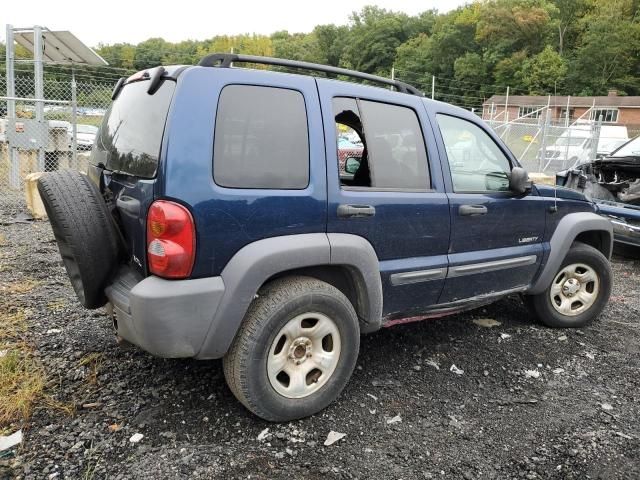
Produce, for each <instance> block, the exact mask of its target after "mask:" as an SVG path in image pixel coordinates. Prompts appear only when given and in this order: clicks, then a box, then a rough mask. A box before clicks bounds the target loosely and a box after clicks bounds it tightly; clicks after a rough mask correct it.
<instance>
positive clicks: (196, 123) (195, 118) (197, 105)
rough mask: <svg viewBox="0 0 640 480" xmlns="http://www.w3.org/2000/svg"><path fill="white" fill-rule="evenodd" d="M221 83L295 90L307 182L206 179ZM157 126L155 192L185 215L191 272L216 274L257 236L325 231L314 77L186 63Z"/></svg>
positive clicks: (319, 122) (209, 171) (322, 152)
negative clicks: (300, 104) (301, 185)
mask: <svg viewBox="0 0 640 480" xmlns="http://www.w3.org/2000/svg"><path fill="white" fill-rule="evenodd" d="M229 84H247V85H265V86H277V87H282V88H291V89H294V90H298V91H300V92H301V93H302V94H303V96H304V99H305V105H306V110H307V122H308V132H309V157H310V158H309V161H310V168H309V171H310V179H309V185H308V186H307V188H305V189H303V190H263V189H238V188H224V187H220V186H218V185H216V184H215V182H214V180H213V161H215V160H214V159H213V144H214V143H213V142H214V130H215V120H216V110H217V105H218V98H219V95H220V92H221V91H222V89H223V88H224V87H225V86H226V85H229ZM166 132H167V133H165V140H166V146H167V150H166V156H165V161H164V162H163V164H162V166H161V169H160V172H159V177H160V179H161V181H160V182H159V183H158V191H157V196H158V197H159V198H169V199H174V200H176V201H178V202H180V203H182V204H184V205H185V206H186V207H187V208H189V209H190V210H191V212H192V214H193V217H194V220H195V223H196V242H197V253H196V261H195V265H194V269H193V273H192V276H193V277H195V278H197V277H205V276H213V275H218V274H219V273H220V272H221V270H222V269H223V268H224V266H225V265H226V263H227V262H228V261H229V259H230V258H231V257H232V256H233V255H234V254H235V253H236V252H237V251H238V250H239V249H240V248H242V247H243V246H245V245H247V244H248V243H251V242H253V241H256V240H260V239H263V238H268V237H274V236H280V235H292V234H301V233H313V232H325V231H326V216H327V213H326V208H327V198H326V167H325V161H324V157H325V150H324V138H323V127H322V120H321V115H320V107H319V102H318V92H317V88H316V85H315V80H314V79H313V78H311V77H301V76H294V75H287V74H276V73H273V72H263V71H256V70H246V69H232V68H206V67H193V68H190V69H188V70H186V71H185V72H183V74H182V75H181V76H180V77H179V80H178V86H177V89H176V92H175V96H174V102H173V106H172V109H171V111H170V113H169V119H168V124H167V129H166Z"/></svg>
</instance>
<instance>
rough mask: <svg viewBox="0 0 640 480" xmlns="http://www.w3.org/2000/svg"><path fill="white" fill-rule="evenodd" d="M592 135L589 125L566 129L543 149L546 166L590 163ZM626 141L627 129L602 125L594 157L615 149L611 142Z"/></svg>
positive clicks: (592, 155) (592, 146)
mask: <svg viewBox="0 0 640 480" xmlns="http://www.w3.org/2000/svg"><path fill="white" fill-rule="evenodd" d="M594 135H595V133H594V130H593V128H592V126H591V125H574V126H571V127H569V128H567V129H566V130H565V131H564V132H562V134H561V135H560V136H559V137H558V139H557V140H556V141H555V142H554V143H553V144H552V145H549V146H547V147H546V148H545V160H546V165H550V164H553V163H554V162H558V161H560V162H564V165H565V166H566V167H569V168H572V167H575V166H577V165H580V164H582V163H587V162H589V161H591V160H592V159H593V158H594V151H593V149H594V140H593V138H594ZM628 139H629V136H628V133H627V127H625V126H618V125H602V126H601V127H600V131H599V133H598V143H597V145H596V146H595V147H596V152H595V155H597V152H602V153H604V154H606V153H610V152H612V151H613V150H614V149H615V148H616V144H615V143H612V142H622V143H624V142H626V141H627V140H628ZM618 146H619V145H618Z"/></svg>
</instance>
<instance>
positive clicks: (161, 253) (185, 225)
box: [147, 200, 196, 278]
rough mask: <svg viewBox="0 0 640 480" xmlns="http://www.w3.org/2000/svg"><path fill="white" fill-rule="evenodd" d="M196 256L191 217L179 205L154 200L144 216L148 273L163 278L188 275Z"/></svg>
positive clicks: (187, 211)
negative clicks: (145, 219) (145, 221)
mask: <svg viewBox="0 0 640 480" xmlns="http://www.w3.org/2000/svg"><path fill="white" fill-rule="evenodd" d="M195 256H196V232H195V225H194V222H193V217H192V216H191V213H189V210H187V209H186V208H185V207H183V206H182V205H179V204H177V203H174V202H169V201H167V200H156V201H155V202H153V204H151V207H150V208H149V213H148V215H147V258H148V260H149V270H150V271H151V273H153V274H154V275H157V276H159V277H164V278H186V277H188V276H189V275H191V270H192V269H193V261H194V260H195Z"/></svg>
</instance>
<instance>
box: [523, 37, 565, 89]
mask: <svg viewBox="0 0 640 480" xmlns="http://www.w3.org/2000/svg"><path fill="white" fill-rule="evenodd" d="M567 71H568V67H567V62H566V60H565V59H563V58H562V57H561V56H560V54H559V53H557V52H556V51H555V50H554V49H553V47H551V45H547V46H546V47H545V48H544V50H542V52H540V53H539V54H537V55H535V56H534V57H533V58H530V59H527V60H525V62H524V63H523V67H522V80H523V83H524V85H525V86H526V87H527V88H528V91H529V93H531V94H532V95H544V94H545V93H555V92H556V91H557V89H558V87H560V89H562V86H563V84H564V81H565V79H566V76H567Z"/></svg>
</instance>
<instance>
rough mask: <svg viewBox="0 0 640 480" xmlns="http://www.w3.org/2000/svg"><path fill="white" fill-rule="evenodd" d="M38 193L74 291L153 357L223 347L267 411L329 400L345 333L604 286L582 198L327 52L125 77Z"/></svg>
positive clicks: (584, 306)
mask: <svg viewBox="0 0 640 480" xmlns="http://www.w3.org/2000/svg"><path fill="white" fill-rule="evenodd" d="M238 63H248V64H252V65H253V64H261V65H268V66H269V67H270V68H272V69H271V70H265V69H249V68H238V67H237V66H234V64H238ZM273 67H275V70H277V69H283V68H286V69H287V71H289V70H291V69H296V70H297V71H298V74H292V73H287V72H284V71H274V68H273ZM262 68H264V67H262ZM300 72H302V73H303V74H300ZM309 72H319V73H322V74H324V76H323V75H309V74H308V73H309ZM337 77H340V78H342V79H345V78H355V79H359V80H365V81H366V82H367V83H368V85H363V84H361V83H356V82H349V81H343V80H338V79H337ZM371 84H378V85H379V86H372V85H371ZM340 145H348V149H346V150H345V149H344V148H343V147H341V146H340ZM38 187H39V192H40V194H41V196H42V199H43V201H44V204H45V207H46V210H47V212H48V215H49V218H50V221H51V225H52V228H53V232H54V235H55V237H56V240H57V242H58V246H59V250H60V253H61V256H62V259H63V262H64V265H65V267H66V270H67V272H68V275H69V278H70V280H71V284H72V285H73V287H74V290H75V292H76V294H77V296H78V299H79V300H80V302H81V303H82V304H83V305H84V306H85V307H87V308H98V307H101V306H104V305H107V309H108V311H109V312H110V315H111V316H112V318H113V324H114V327H115V330H116V333H117V335H118V336H119V338H121V339H124V340H126V341H128V342H130V343H133V344H135V345H138V346H139V347H141V348H143V349H144V350H146V351H148V352H150V353H152V354H154V355H158V356H162V357H194V358H198V359H214V358H222V359H223V365H224V374H225V378H226V380H227V383H228V385H229V387H230V388H231V390H232V392H233V393H234V395H235V396H236V397H237V399H238V400H239V401H240V402H242V403H243V404H244V405H245V406H246V407H247V408H248V409H249V410H250V411H252V412H253V413H255V414H256V415H258V416H260V417H262V418H264V419H267V420H271V421H284V420H291V419H296V418H301V417H304V416H308V415H311V414H314V413H316V412H318V411H320V410H321V409H323V408H324V407H326V406H327V405H328V404H329V403H331V402H332V401H333V400H334V399H335V398H336V397H337V396H338V395H339V394H340V392H341V391H342V389H343V387H344V386H345V384H346V383H347V381H348V379H349V377H350V375H351V373H352V371H353V369H354V366H355V364H356V360H357V356H358V349H359V342H360V335H361V334H365V333H370V332H375V331H377V330H379V329H380V328H381V327H383V326H389V325H393V324H397V323H404V322H409V321H415V320H421V319H427V318H433V317H441V316H443V315H445V314H453V313H456V312H460V311H462V310H465V309H470V308H475V307H477V306H479V305H483V304H487V303H489V302H493V301H495V300H497V299H499V298H501V297H504V296H505V295H509V294H514V293H519V294H521V296H522V298H523V300H524V302H525V303H526V304H527V305H528V306H529V307H530V308H531V309H532V310H533V311H534V312H535V314H536V315H537V317H538V318H539V319H540V321H541V322H542V323H544V324H546V325H548V326H552V327H579V326H583V325H585V324H587V323H589V322H591V321H592V320H593V319H594V318H595V317H597V316H598V315H599V314H600V312H601V311H602V309H603V308H604V307H605V305H606V303H607V301H608V299H609V295H610V292H611V283H612V274H611V269H610V265H609V261H608V259H609V257H610V255H611V249H612V227H611V224H610V222H609V221H608V220H606V219H605V218H603V217H601V216H599V215H598V214H597V207H596V206H595V204H594V203H592V202H590V201H588V200H587V199H586V198H585V197H584V196H583V195H582V194H580V193H578V192H574V191H572V190H568V189H564V188H561V187H560V188H555V187H552V186H546V185H532V184H531V182H530V181H529V179H528V175H527V173H526V172H525V171H524V170H523V169H522V168H521V167H520V166H519V165H518V162H517V161H516V159H515V158H514V156H513V155H512V153H511V152H510V151H509V150H508V149H507V148H506V147H505V145H504V144H503V143H502V141H501V140H500V138H499V137H498V136H496V134H495V133H494V132H493V131H492V130H491V129H490V128H488V127H487V126H486V125H485V124H484V123H483V122H482V121H481V119H479V118H478V117H477V116H476V115H474V114H473V113H470V112H468V111H465V110H463V109H461V108H457V107H454V106H452V105H448V104H446V103H442V102H437V101H433V100H430V99H426V98H425V97H424V96H423V95H422V94H421V93H420V92H419V91H418V90H416V89H415V88H413V87H412V86H410V85H407V84H405V83H402V82H399V81H395V80H391V79H387V78H383V77H378V76H373V75H368V74H364V73H360V72H355V71H350V70H345V69H340V68H335V67H329V66H324V65H317V64H310V63H304V62H296V61H291V60H284V59H276V58H266V57H255V56H246V55H227V54H212V55H209V56H207V57H205V58H203V59H202V60H201V61H200V63H199V65H197V66H171V67H157V68H153V69H149V70H145V71H142V72H139V73H137V74H135V75H133V76H131V77H129V78H128V79H126V80H125V79H121V80H120V81H119V82H118V84H117V85H116V87H115V89H114V92H113V103H112V105H111V107H110V108H109V110H108V112H107V113H106V115H105V118H104V121H103V123H102V126H101V128H100V131H99V133H98V135H97V138H96V142H95V145H94V146H93V149H92V152H91V160H90V168H89V171H88V172H87V175H84V174H80V173H77V172H71V171H60V172H52V173H48V174H46V175H44V176H43V177H41V179H40V181H39V185H38Z"/></svg>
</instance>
